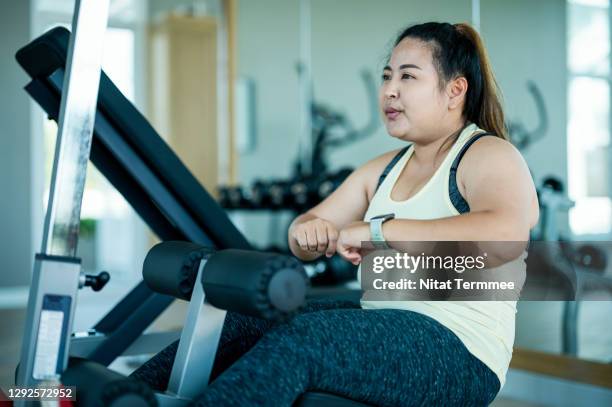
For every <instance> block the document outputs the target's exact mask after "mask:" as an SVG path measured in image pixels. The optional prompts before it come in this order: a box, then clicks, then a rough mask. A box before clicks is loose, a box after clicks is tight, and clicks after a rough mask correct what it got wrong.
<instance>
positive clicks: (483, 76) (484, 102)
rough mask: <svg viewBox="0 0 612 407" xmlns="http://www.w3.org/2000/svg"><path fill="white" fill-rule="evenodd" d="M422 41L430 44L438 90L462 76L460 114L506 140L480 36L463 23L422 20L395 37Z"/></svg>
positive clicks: (495, 89) (499, 103)
mask: <svg viewBox="0 0 612 407" xmlns="http://www.w3.org/2000/svg"><path fill="white" fill-rule="evenodd" d="M405 38H414V39H417V40H420V41H423V42H424V43H426V44H427V45H429V46H430V47H431V52H432V55H433V63H434V66H435V67H436V70H437V71H438V76H439V78H440V89H442V88H443V87H444V86H445V85H446V84H447V83H448V81H450V80H451V79H454V78H457V77H460V76H463V77H465V79H466V80H467V82H468V90H467V94H466V96H465V104H464V106H463V115H464V117H465V118H466V119H467V120H469V121H470V122H473V123H476V124H477V125H478V127H480V128H481V129H483V130H486V131H489V132H492V133H494V134H495V135H497V136H498V137H501V138H503V139H505V140H508V132H507V130H506V125H505V121H504V112H503V109H502V104H501V97H500V91H499V87H498V85H497V81H496V80H495V76H494V75H493V70H492V68H491V63H490V62H489V57H488V55H487V52H486V49H485V47H484V44H483V42H482V39H481V38H480V35H479V34H478V32H476V30H474V28H472V26H470V25H469V24H467V23H461V24H449V23H435V22H431V23H424V24H417V25H413V26H410V27H408V28H406V29H405V30H404V31H402V33H401V34H400V35H399V36H398V37H397V39H396V40H395V44H394V46H397V45H398V44H399V43H400V42H401V41H402V40H403V39H405Z"/></svg>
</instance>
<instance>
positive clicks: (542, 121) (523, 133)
mask: <svg viewBox="0 0 612 407" xmlns="http://www.w3.org/2000/svg"><path fill="white" fill-rule="evenodd" d="M527 90H528V91H529V93H530V94H531V96H532V97H533V101H534V103H535V108H536V113H537V114H538V124H537V126H536V127H535V128H534V129H532V130H527V127H526V126H525V125H524V124H523V123H522V122H519V121H509V122H508V134H509V135H510V141H511V142H512V144H513V145H514V146H515V147H516V148H518V149H519V150H521V151H525V150H527V148H529V146H530V145H532V144H533V143H534V142H536V141H538V140H540V139H541V138H543V137H544V136H545V135H546V132H547V131H548V112H547V110H546V104H545V103H544V96H543V95H542V92H541V91H540V89H539V88H538V86H537V85H536V84H535V82H534V81H531V80H529V81H527Z"/></svg>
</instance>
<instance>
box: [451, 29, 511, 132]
mask: <svg viewBox="0 0 612 407" xmlns="http://www.w3.org/2000/svg"><path fill="white" fill-rule="evenodd" d="M455 28H456V29H457V32H458V33H459V34H460V35H463V36H464V37H466V38H467V39H468V40H469V41H470V42H471V43H472V44H473V46H474V48H475V49H476V54H477V56H478V60H479V62H480V73H481V77H482V97H481V98H480V101H479V102H480V103H479V109H476V110H477V111H478V113H477V115H475V117H473V118H471V119H470V120H471V121H473V122H474V123H476V124H477V125H478V127H480V128H481V129H484V130H486V131H489V132H491V133H494V134H495V135H497V136H498V137H501V138H503V139H504V140H508V139H509V137H508V130H507V128H506V122H505V119H504V111H503V109H502V103H501V92H500V90H499V86H498V85H497V81H496V80H495V75H494V74H493V68H492V67H491V62H490V61H489V55H488V53H487V50H486V48H485V46H484V43H483V41H482V38H480V34H478V32H477V31H476V30H475V29H474V28H473V27H472V26H471V25H469V24H466V23H460V24H455ZM468 86H469V85H468Z"/></svg>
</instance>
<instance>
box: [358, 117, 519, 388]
mask: <svg viewBox="0 0 612 407" xmlns="http://www.w3.org/2000/svg"><path fill="white" fill-rule="evenodd" d="M481 132H483V130H481V129H479V128H478V126H476V125H475V124H470V125H469V126H467V127H466V128H465V129H464V130H463V131H462V132H461V134H460V135H459V138H458V139H457V141H456V142H455V144H454V145H453V146H452V148H451V150H450V151H449V153H448V155H447V156H446V157H445V159H444V161H443V162H442V164H441V166H440V167H439V168H438V170H437V171H436V172H435V174H434V175H433V177H432V178H431V179H430V180H429V181H428V182H427V183H426V184H425V185H424V186H423V188H422V189H421V190H420V191H418V192H417V194H416V195H414V196H413V197H411V198H409V199H408V200H406V201H401V202H398V201H394V200H392V199H391V190H392V189H393V186H394V185H395V183H396V181H397V179H398V177H399V175H400V173H401V172H402V170H403V168H404V166H405V165H406V163H407V162H408V160H409V159H410V156H411V155H412V152H413V149H412V148H411V149H409V150H408V152H406V154H404V156H403V157H402V158H401V159H400V160H399V161H398V162H397V163H396V164H395V166H394V167H393V169H392V170H391V171H390V172H389V174H388V175H387V177H386V178H385V180H384V181H383V183H382V184H381V185H380V187H379V188H378V190H377V191H376V194H375V195H374V197H373V198H372V202H370V205H369V207H368V210H367V212H366V214H365V217H364V220H365V221H369V220H370V218H372V217H373V216H376V215H381V214H386V213H394V214H395V217H396V218H404V219H437V218H444V217H449V216H456V215H459V214H460V213H459V212H458V211H457V210H456V209H455V207H454V206H453V204H452V202H451V199H450V197H449V191H448V184H449V176H450V169H451V166H452V164H453V162H454V160H455V158H456V156H457V154H459V152H460V151H461V148H462V147H463V146H464V145H465V143H466V142H467V141H468V140H469V139H470V138H471V137H472V136H474V135H476V134H478V133H481ZM520 260H521V261H523V263H524V258H522V259H520ZM361 307H362V308H363V309H380V308H394V309H405V310H410V311H414V312H419V313H421V314H424V315H427V316H429V317H431V318H433V319H435V320H436V321H438V322H440V323H441V324H442V325H444V326H446V327H447V328H449V329H450V330H451V331H452V332H454V333H455V335H457V336H458V337H459V339H460V340H461V341H462V342H463V344H464V345H465V346H466V348H467V349H468V351H469V352H470V353H472V354H473V355H474V356H475V357H477V358H478V359H480V360H481V361H482V362H483V363H484V364H485V365H487V366H488V367H489V368H490V369H491V370H492V371H493V372H495V374H496V375H497V377H498V378H499V381H500V383H501V386H502V387H503V385H504V383H505V379H506V372H507V371H508V365H509V364H510V359H511V358H512V346H513V344H514V324H515V314H516V301H366V300H363V299H362V301H361Z"/></svg>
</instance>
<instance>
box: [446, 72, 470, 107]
mask: <svg viewBox="0 0 612 407" xmlns="http://www.w3.org/2000/svg"><path fill="white" fill-rule="evenodd" d="M467 89H468V82H467V79H465V77H463V76H459V77H457V78H455V79H453V80H451V81H450V82H449V83H448V85H447V86H446V91H447V94H448V108H449V109H450V110H454V109H457V108H458V107H460V106H461V105H462V103H463V102H464V101H465V95H466V93H467Z"/></svg>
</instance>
